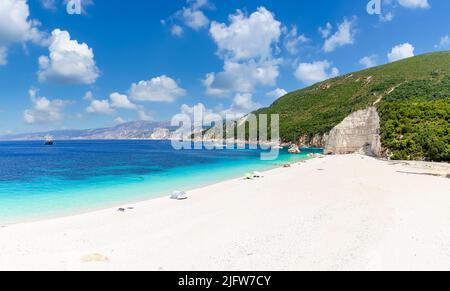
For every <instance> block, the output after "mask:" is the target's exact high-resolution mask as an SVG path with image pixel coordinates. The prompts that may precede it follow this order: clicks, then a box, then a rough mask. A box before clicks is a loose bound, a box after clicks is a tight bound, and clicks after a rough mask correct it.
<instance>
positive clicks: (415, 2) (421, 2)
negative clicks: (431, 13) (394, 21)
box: [398, 0, 430, 9]
mask: <svg viewBox="0 0 450 291" xmlns="http://www.w3.org/2000/svg"><path fill="white" fill-rule="evenodd" d="M398 3H399V4H400V5H401V6H403V7H406V8H411V9H416V8H422V9H423V8H429V7H430V4H429V3H428V0H398Z"/></svg>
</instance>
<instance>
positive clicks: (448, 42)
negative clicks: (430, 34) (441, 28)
mask: <svg viewBox="0 0 450 291" xmlns="http://www.w3.org/2000/svg"><path fill="white" fill-rule="evenodd" d="M435 47H436V48H448V47H450V37H449V36H448V35H446V36H443V37H441V39H440V40H439V43H438V44H437V45H435Z"/></svg>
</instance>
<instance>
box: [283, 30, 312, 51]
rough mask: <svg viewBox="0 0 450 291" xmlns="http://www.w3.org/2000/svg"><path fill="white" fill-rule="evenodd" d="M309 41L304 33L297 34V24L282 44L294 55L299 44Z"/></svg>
mask: <svg viewBox="0 0 450 291" xmlns="http://www.w3.org/2000/svg"><path fill="white" fill-rule="evenodd" d="M309 41H310V39H308V38H307V37H306V36H305V35H304V34H300V35H299V34H298V29H297V26H295V25H294V26H293V27H292V29H291V30H290V31H289V32H288V33H287V35H286V37H285V39H284V46H285V48H286V49H287V51H288V52H289V53H290V54H292V55H295V54H297V53H298V51H299V46H300V45H301V44H304V43H307V42H309Z"/></svg>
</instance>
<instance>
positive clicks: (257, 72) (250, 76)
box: [203, 60, 279, 95]
mask: <svg viewBox="0 0 450 291" xmlns="http://www.w3.org/2000/svg"><path fill="white" fill-rule="evenodd" d="M278 76H279V61H278V60H271V61H266V62H261V63H257V62H255V61H254V60H249V61H247V62H233V61H228V60H226V61H225V63H224V70H223V71H222V72H220V73H210V74H208V75H207V76H206V79H205V80H204V81H203V84H204V85H205V86H206V91H207V93H208V94H209V95H223V94H227V93H232V92H240V93H250V92H252V91H253V90H254V89H255V87H256V86H258V85H263V86H274V85H275V84H276V80H277V78H278Z"/></svg>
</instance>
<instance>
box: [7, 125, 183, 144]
mask: <svg viewBox="0 0 450 291" xmlns="http://www.w3.org/2000/svg"><path fill="white" fill-rule="evenodd" d="M177 129H178V128H174V127H171V126H170V122H150V121H134V122H127V123H123V124H119V125H117V126H114V127H109V128H98V129H84V130H54V131H48V132H36V133H23V134H11V135H4V136H0V140H3V141H13V140H42V139H43V138H44V136H46V135H51V136H53V138H54V139H55V140H81V139H85V140H102V139H112V140H114V139H169V138H170V134H171V133H172V132H174V131H175V130H177Z"/></svg>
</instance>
